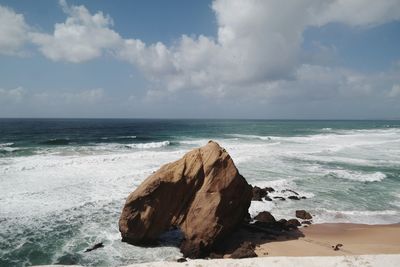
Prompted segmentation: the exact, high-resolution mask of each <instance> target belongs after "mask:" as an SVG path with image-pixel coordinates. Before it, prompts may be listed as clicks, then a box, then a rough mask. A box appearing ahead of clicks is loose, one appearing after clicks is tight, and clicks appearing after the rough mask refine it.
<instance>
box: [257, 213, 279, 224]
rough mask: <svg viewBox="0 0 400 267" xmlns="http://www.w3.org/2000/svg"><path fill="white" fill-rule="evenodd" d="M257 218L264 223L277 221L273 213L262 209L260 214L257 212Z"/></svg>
mask: <svg viewBox="0 0 400 267" xmlns="http://www.w3.org/2000/svg"><path fill="white" fill-rule="evenodd" d="M254 219H255V220H257V221H259V222H264V223H274V222H276V220H275V218H274V216H272V214H271V213H269V212H268V211H262V212H260V213H259V214H257V216H256V217H254Z"/></svg>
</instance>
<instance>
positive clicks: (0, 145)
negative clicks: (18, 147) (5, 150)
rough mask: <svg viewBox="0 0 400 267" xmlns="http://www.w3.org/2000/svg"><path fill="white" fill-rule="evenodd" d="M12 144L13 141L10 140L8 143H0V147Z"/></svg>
mask: <svg viewBox="0 0 400 267" xmlns="http://www.w3.org/2000/svg"><path fill="white" fill-rule="evenodd" d="M12 145H14V143H12V142H10V143H2V144H0V147H7V146H12Z"/></svg>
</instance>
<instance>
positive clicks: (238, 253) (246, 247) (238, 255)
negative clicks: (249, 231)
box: [231, 242, 257, 259]
mask: <svg viewBox="0 0 400 267" xmlns="http://www.w3.org/2000/svg"><path fill="white" fill-rule="evenodd" d="M254 249H255V246H254V244H253V243H251V242H243V244H242V245H241V246H240V247H239V248H238V249H236V250H235V251H234V252H233V253H232V254H231V258H232V259H243V258H254V257H257V254H256V253H255V252H254Z"/></svg>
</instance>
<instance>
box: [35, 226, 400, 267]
mask: <svg viewBox="0 0 400 267" xmlns="http://www.w3.org/2000/svg"><path fill="white" fill-rule="evenodd" d="M243 240H246V241H250V242H253V243H255V244H256V249H255V252H256V254H257V256H258V257H256V258H245V259H231V258H228V257H227V256H228V255H226V257H224V258H223V259H193V260H191V259H187V261H186V262H182V263H179V262H177V261H158V262H144V263H134V264H129V265H125V267H145V266H147V267H158V266H160V267H161V266H163V267H165V266H185V267H186V266H196V267H197V266H199V267H200V266H217V267H224V266H279V267H285V266H298V267H302V266H304V267H306V266H307V267H308V266H311V267H312V266H328V267H329V266H332V267H333V266H352V267H354V266H385V267H391V266H393V267H394V266H396V267H397V266H400V223H397V224H375V225H368V224H354V223H323V224H313V225H309V226H307V227H301V228H298V229H297V230H292V231H290V232H288V233H287V234H286V235H282V236H279V237H277V238H276V239H275V240H274V239H271V238H270V237H269V238H267V237H265V236H263V235H262V234H260V233H255V232H253V233H251V232H248V231H243V229H240V230H239V231H237V232H235V233H234V234H233V236H232V237H231V238H228V239H227V240H226V243H229V242H231V243H232V244H234V243H240V242H243ZM231 243H229V244H231ZM337 244H342V245H343V246H341V247H340V248H339V250H334V249H333V247H332V246H335V245H337ZM46 266H57V267H59V266H64V265H46ZM69 266H71V265H69ZM73 266H77V265H73ZM42 267H43V266H42Z"/></svg>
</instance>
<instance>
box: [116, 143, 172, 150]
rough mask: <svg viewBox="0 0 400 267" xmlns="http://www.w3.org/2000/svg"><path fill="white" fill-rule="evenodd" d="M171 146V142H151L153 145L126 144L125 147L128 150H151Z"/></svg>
mask: <svg viewBox="0 0 400 267" xmlns="http://www.w3.org/2000/svg"><path fill="white" fill-rule="evenodd" d="M170 144H171V142H170V141H162V142H151V143H138V144H126V145H124V146H125V147H128V148H137V149H149V148H161V147H166V146H169V145H170Z"/></svg>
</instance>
